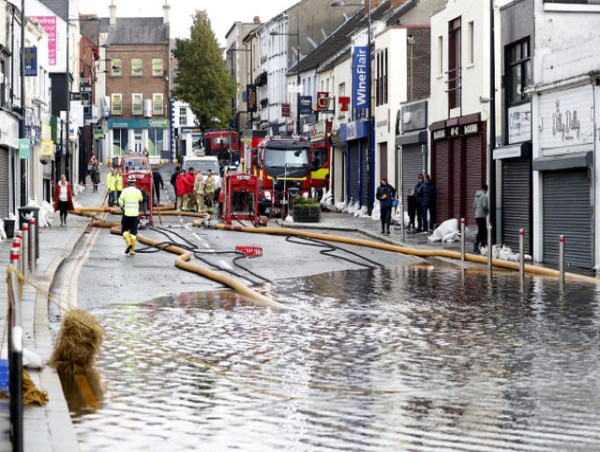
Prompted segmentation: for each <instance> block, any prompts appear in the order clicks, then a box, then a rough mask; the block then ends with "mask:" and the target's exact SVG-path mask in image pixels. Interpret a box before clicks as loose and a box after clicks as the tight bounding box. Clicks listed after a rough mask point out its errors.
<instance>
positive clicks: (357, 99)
mask: <svg viewBox="0 0 600 452" xmlns="http://www.w3.org/2000/svg"><path fill="white" fill-rule="evenodd" d="M368 67H369V48H368V47H366V46H356V47H354V49H353V52H352V103H353V105H354V108H367V107H368V101H369V95H370V92H371V91H370V87H369V73H368Z"/></svg>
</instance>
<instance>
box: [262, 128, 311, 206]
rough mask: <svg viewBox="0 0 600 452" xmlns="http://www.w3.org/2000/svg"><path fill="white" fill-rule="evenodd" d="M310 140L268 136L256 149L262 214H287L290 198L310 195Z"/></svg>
mask: <svg viewBox="0 0 600 452" xmlns="http://www.w3.org/2000/svg"><path fill="white" fill-rule="evenodd" d="M310 149H311V148H310V143H309V142H308V140H306V139H304V138H294V137H291V138H290V137H269V138H265V139H264V140H262V141H261V142H260V144H259V145H258V148H257V149H256V150H255V151H253V157H252V162H251V165H252V166H251V170H252V174H254V175H256V176H257V177H258V180H259V186H260V189H259V198H258V203H259V212H260V214H261V215H274V214H275V215H281V216H285V215H287V211H288V204H289V200H290V197H294V196H309V195H310V162H309V155H310Z"/></svg>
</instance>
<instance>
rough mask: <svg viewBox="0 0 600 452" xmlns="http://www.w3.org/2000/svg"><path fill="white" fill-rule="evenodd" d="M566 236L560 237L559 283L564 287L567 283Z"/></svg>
mask: <svg viewBox="0 0 600 452" xmlns="http://www.w3.org/2000/svg"><path fill="white" fill-rule="evenodd" d="M565 242H566V240H565V236H564V235H560V236H559V237H558V281H559V283H560V285H561V286H562V285H563V284H564V283H565Z"/></svg>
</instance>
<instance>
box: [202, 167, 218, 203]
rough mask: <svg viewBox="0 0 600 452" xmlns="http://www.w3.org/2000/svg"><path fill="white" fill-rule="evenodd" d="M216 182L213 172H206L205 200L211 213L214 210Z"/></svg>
mask: <svg viewBox="0 0 600 452" xmlns="http://www.w3.org/2000/svg"><path fill="white" fill-rule="evenodd" d="M215 190H216V182H215V178H214V177H213V175H212V170H210V169H208V170H206V180H205V181H204V199H205V200H206V208H207V210H208V211H209V212H212V211H213V210H214V203H215Z"/></svg>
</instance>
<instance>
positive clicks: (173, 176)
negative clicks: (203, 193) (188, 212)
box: [171, 166, 181, 209]
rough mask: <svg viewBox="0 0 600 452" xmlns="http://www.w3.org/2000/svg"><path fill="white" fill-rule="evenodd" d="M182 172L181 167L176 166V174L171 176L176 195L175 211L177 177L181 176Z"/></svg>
mask: <svg viewBox="0 0 600 452" xmlns="http://www.w3.org/2000/svg"><path fill="white" fill-rule="evenodd" d="M180 172H181V167H180V166H176V167H175V172H174V173H173V174H171V185H172V186H173V192H174V193H175V202H174V206H173V208H174V209H177V176H179V173H180Z"/></svg>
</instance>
